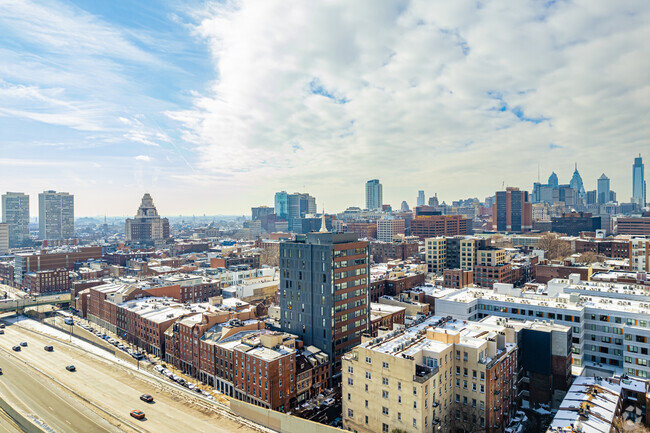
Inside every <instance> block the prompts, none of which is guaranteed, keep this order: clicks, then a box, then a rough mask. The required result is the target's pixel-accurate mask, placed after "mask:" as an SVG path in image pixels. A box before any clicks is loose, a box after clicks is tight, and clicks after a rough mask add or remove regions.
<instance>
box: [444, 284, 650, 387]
mask: <svg viewBox="0 0 650 433" xmlns="http://www.w3.org/2000/svg"><path fill="white" fill-rule="evenodd" d="M643 290H644V289H643V287H641V286H638V287H636V286H633V285H626V284H614V283H602V282H598V283H596V282H582V281H579V278H578V277H577V275H572V276H571V280H564V279H554V280H551V281H550V282H549V284H548V285H547V286H543V285H540V286H539V287H538V288H537V289H536V290H535V291H523V290H522V289H515V288H513V287H512V285H510V284H495V287H494V290H488V289H479V288H466V289H461V290H458V291H456V292H454V293H452V294H450V295H447V296H445V297H444V298H441V299H436V308H435V311H436V315H441V316H447V315H449V316H452V317H454V318H456V319H460V320H480V319H482V318H484V317H487V316H491V315H494V316H500V317H507V318H515V319H519V320H522V319H528V320H540V321H549V322H558V323H560V324H563V325H567V326H572V327H573V356H572V362H573V367H574V371H575V372H576V373H577V374H580V373H582V372H585V373H586V374H598V375H601V376H612V375H614V374H620V373H625V374H628V375H630V376H635V377H640V378H647V377H649V374H650V368H649V365H648V364H649V363H650V353H649V349H648V339H649V338H650V327H649V323H650V297H647V296H644V297H643V298H641V300H638V299H639V295H640V294H642V293H643Z"/></svg>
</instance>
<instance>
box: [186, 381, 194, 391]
mask: <svg viewBox="0 0 650 433" xmlns="http://www.w3.org/2000/svg"><path fill="white" fill-rule="evenodd" d="M187 387H188V388H189V389H192V390H193V389H194V388H196V385H194V384H193V383H188V384H187Z"/></svg>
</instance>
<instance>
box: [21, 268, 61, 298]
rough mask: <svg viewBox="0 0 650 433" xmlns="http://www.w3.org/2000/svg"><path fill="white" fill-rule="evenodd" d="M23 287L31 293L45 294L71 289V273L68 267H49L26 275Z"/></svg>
mask: <svg viewBox="0 0 650 433" xmlns="http://www.w3.org/2000/svg"><path fill="white" fill-rule="evenodd" d="M23 289H24V290H25V291H26V292H28V293H29V294H30V295H36V296H38V295H45V294H48V293H60V292H69V291H70V273H69V271H68V270H67V269H49V270H45V271H37V272H30V273H28V274H26V275H25V280H24V282H23Z"/></svg>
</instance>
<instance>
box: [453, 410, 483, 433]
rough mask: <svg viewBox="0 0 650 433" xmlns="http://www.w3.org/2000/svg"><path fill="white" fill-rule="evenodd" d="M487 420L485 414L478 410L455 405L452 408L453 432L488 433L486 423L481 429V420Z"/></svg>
mask: <svg viewBox="0 0 650 433" xmlns="http://www.w3.org/2000/svg"><path fill="white" fill-rule="evenodd" d="M481 417H483V418H485V412H480V411H479V410H478V408H476V407H472V406H469V405H465V404H462V403H454V404H453V405H452V407H451V425H452V427H453V428H452V431H455V432H466V433H482V432H486V431H487V430H486V426H485V423H484V425H483V426H482V427H481V425H480V424H481V423H480V421H479V420H480V419H481Z"/></svg>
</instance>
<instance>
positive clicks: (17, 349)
mask: <svg viewBox="0 0 650 433" xmlns="http://www.w3.org/2000/svg"><path fill="white" fill-rule="evenodd" d="M12 349H13V350H14V352H20V346H14V347H12Z"/></svg>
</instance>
